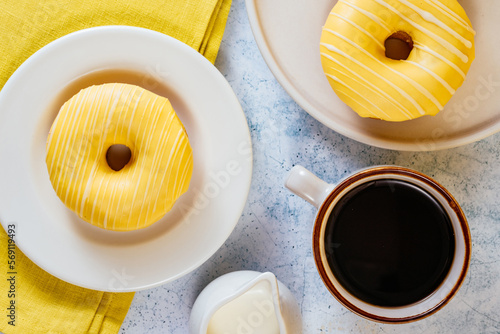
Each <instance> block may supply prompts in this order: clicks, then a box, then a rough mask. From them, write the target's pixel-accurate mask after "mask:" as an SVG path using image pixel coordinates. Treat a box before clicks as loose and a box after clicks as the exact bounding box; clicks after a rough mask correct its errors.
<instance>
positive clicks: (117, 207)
mask: <svg viewBox="0 0 500 334" xmlns="http://www.w3.org/2000/svg"><path fill="white" fill-rule="evenodd" d="M138 88H139V87H137V86H134V87H133V88H130V89H129V94H130V103H127V104H126V105H127V106H129V105H132V103H133V102H134V99H135V100H136V101H135V106H134V108H133V109H131V108H126V109H125V108H124V109H125V115H123V119H124V120H125V119H128V118H129V117H133V115H134V113H135V110H136V109H137V106H138V104H139V101H140V97H141V96H142V93H143V92H144V91H141V92H140V93H139V97H138V96H137V90H138ZM129 113H132V116H129ZM124 128H125V122H121V126H120V131H118V127H117V130H116V131H115V138H116V134H117V133H120V134H123V132H124ZM125 130H127V129H125ZM128 130H130V128H128ZM128 133H129V131H127V136H126V137H125V139H124V141H125V143H129V142H131V141H130V140H129V138H128ZM132 154H134V153H132ZM131 159H133V158H132V157H131ZM126 176H127V175H126V173H119V175H118V180H117V181H116V184H117V185H120V184H124V183H123V182H124V181H123V179H125V181H126ZM115 192H116V187H115V188H113V202H112V203H113V204H114V205H113V208H114V214H113V215H112V217H118V216H119V214H118V212H119V211H118V210H120V209H121V210H122V212H123V211H124V210H125V208H124V205H125V202H122V197H123V194H124V193H125V191H120V194H119V196H118V200H117V201H115V198H114V196H115V194H114V193H115ZM120 204H121V206H120ZM115 228H116V219H115V220H113V226H112V229H113V230H114V229H115Z"/></svg>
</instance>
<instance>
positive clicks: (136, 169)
mask: <svg viewBox="0 0 500 334" xmlns="http://www.w3.org/2000/svg"><path fill="white" fill-rule="evenodd" d="M150 103H151V106H150ZM155 103H156V99H154V100H152V101H151V99H148V100H147V101H146V106H145V107H144V109H143V110H146V111H147V110H152V109H153V108H154V105H155ZM144 118H146V117H141V118H140V121H139V125H138V127H137V128H138V129H142V121H143V120H144ZM146 122H147V119H146ZM146 126H147V123H146ZM129 129H130V128H129ZM142 139H143V141H142V142H141V143H144V133H143V135H142ZM143 150H144V145H141V146H138V147H136V151H137V156H138V157H140V156H141V154H142V153H143ZM139 162H140V163H141V167H142V165H143V163H144V162H143V161H141V159H139V158H138V159H137V160H136V162H135V168H134V172H133V173H132V178H131V179H132V180H134V182H136V184H140V181H141V175H142V173H141V171H140V170H138V168H137V166H138V165H139ZM137 172H139V176H138V179H137V181H135V180H136V176H135V175H136V173H137ZM138 190H139V187H136V188H135V191H134V194H133V195H132V200H131V202H130V213H129V219H128V220H127V226H126V227H127V228H128V226H129V222H130V217H131V216H132V211H133V210H134V203H135V199H136V197H137V192H138ZM127 196H128V194H127Z"/></svg>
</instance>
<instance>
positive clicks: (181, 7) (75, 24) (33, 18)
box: [0, 0, 231, 88]
mask: <svg viewBox="0 0 500 334" xmlns="http://www.w3.org/2000/svg"><path fill="white" fill-rule="evenodd" d="M230 7H231V0H1V1H0V52H1V57H0V88H2V87H3V86H4V85H5V82H6V81H7V79H8V78H9V77H10V76H11V75H12V73H14V71H15V70H16V69H17V68H18V67H19V65H21V64H22V63H23V62H24V61H25V60H26V59H27V58H28V57H29V56H31V55H32V54H33V53H34V52H36V51H37V50H38V49H40V48H41V47H43V46H45V45H46V44H48V43H49V42H52V41H53V40H56V39H57V38H59V37H62V36H64V35H67V34H69V33H71V32H74V31H77V30H81V29H85V28H90V27H96V26H103V25H130V26H137V27H143V28H148V29H151V30H156V31H159V32H162V33H165V34H167V35H169V36H172V37H174V38H176V39H178V40H180V41H182V42H184V43H186V44H188V45H189V46H191V47H193V48H194V49H195V50H197V51H199V52H200V53H201V54H203V55H204V56H205V57H206V58H207V59H208V60H210V61H211V62H212V63H213V62H214V61H215V58H216V56H217V52H218V50H219V45H220V42H221V40H222V35H223V34H224V29H225V26H226V21H227V16H228V14H229V9H230Z"/></svg>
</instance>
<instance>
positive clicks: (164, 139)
mask: <svg viewBox="0 0 500 334" xmlns="http://www.w3.org/2000/svg"><path fill="white" fill-rule="evenodd" d="M166 123H167V124H168V127H167V128H166V129H163V132H162V134H161V136H160V140H159V143H160V145H161V147H160V148H159V150H160V155H159V156H158V162H156V157H157V155H156V154H155V159H154V160H153V165H154V166H156V168H155V171H154V179H153V184H155V183H156V180H157V178H158V175H159V174H160V173H161V172H163V175H165V174H166V173H167V170H164V171H161V170H160V167H161V162H162V161H164V158H163V157H164V155H165V151H166V148H167V145H168V143H169V139H170V136H171V134H172V130H171V128H172V126H173V123H174V114H173V113H172V114H171V115H170V117H169V119H168V121H167V122H166ZM165 168H168V165H165ZM160 185H161V187H163V178H162V179H161V181H160ZM167 186H168V185H167ZM158 197H159V196H157V197H156V199H155V202H154V206H153V209H152V210H149V207H150V206H151V202H150V203H149V204H148V212H155V211H156V202H157V201H158ZM146 219H147V216H146Z"/></svg>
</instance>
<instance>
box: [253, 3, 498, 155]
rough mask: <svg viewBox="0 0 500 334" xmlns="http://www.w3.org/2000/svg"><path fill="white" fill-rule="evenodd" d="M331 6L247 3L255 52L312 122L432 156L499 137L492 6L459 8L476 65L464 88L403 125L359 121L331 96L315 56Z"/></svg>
mask: <svg viewBox="0 0 500 334" xmlns="http://www.w3.org/2000/svg"><path fill="white" fill-rule="evenodd" d="M336 2H337V0H316V1H313V2H311V1H304V0H302V1H298V0H294V1H290V0H273V1H269V0H246V6H247V11H248V16H249V19H250V24H251V27H252V30H253V33H254V36H255V39H256V41H257V45H258V46H259V49H260V51H261V53H262V55H263V57H264V59H265V61H266V63H267V65H268V66H269V68H270V69H271V71H272V72H273V74H274V75H275V77H276V78H277V80H278V81H279V82H280V84H281V85H282V86H283V87H284V89H285V90H286V91H287V92H288V93H289V94H290V96H291V97H292V98H293V99H294V100H295V101H296V102H297V103H298V104H299V105H300V106H301V107H302V108H303V109H304V110H306V111H307V112H308V113H309V114H310V115H311V116H313V117H314V118H316V119H317V120H318V121H320V122H321V123H323V124H325V125H326V126H328V127H329V128H331V129H333V130H335V131H336V132H338V133H340V134H343V135H345V136H347V137H350V138H352V139H355V140H357V141H360V142H362V143H365V144H368V145H373V146H378V147H383V148H388V149H395V150H409V151H431V150H437V149H445V148H451V147H456V146H460V145H464V144H468V143H471V142H474V141H477V140H479V139H483V138H485V137H487V136H489V135H491V134H493V133H495V132H497V131H500V63H499V62H498V59H500V44H499V43H496V42H495V41H496V40H497V39H498V38H497V34H498V28H499V24H498V18H499V17H500V6H498V3H497V1H496V0H481V1H477V0H461V1H459V2H460V3H461V4H462V6H463V7H464V8H465V10H466V12H467V14H468V16H469V18H470V19H471V21H472V24H473V27H474V29H475V30H476V32H477V35H476V40H475V41H476V60H475V61H474V62H473V64H472V66H471V69H470V71H469V73H468V75H467V79H466V81H465V83H464V84H463V85H462V87H460V88H459V89H458V90H457V92H456V94H455V95H454V96H453V98H452V99H451V100H450V102H449V103H448V104H447V105H446V106H445V109H444V110H443V111H441V112H440V113H439V114H438V115H437V116H435V117H432V116H426V117H422V118H419V119H416V120H413V121H407V122H403V123H391V122H384V121H380V120H372V119H363V118H361V117H359V116H358V115H357V114H356V113H354V112H353V111H352V110H351V109H350V108H349V107H347V106H346V105H345V104H344V103H343V102H342V101H341V100H340V99H339V98H338V97H337V96H336V95H335V93H334V92H333V90H332V89H331V88H330V85H329V83H328V81H327V79H326V77H325V75H324V74H323V69H322V67H321V61H320V55H319V42H320V37H321V29H322V27H323V24H324V23H325V21H326V18H327V17H328V14H329V12H330V10H331V9H332V8H333V6H334V5H335V3H336Z"/></svg>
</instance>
